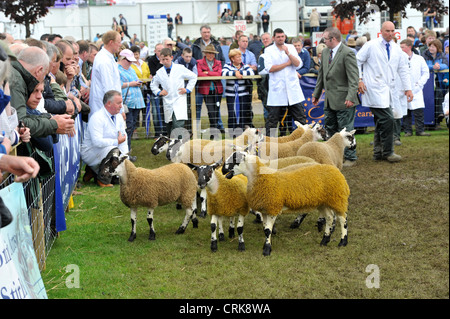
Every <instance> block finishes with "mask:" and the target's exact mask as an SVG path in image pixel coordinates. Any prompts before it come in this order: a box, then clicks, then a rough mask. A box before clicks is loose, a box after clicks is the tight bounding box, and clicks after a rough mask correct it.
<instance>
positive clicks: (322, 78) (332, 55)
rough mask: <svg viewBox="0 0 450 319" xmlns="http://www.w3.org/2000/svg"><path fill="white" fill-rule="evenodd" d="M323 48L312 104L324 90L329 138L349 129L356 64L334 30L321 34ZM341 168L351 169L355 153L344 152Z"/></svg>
mask: <svg viewBox="0 0 450 319" xmlns="http://www.w3.org/2000/svg"><path fill="white" fill-rule="evenodd" d="M323 38H324V40H325V45H326V46H327V48H325V49H324V50H323V52H322V63H321V64H320V68H319V73H318V75H317V85H316V88H315V90H314V93H313V98H312V103H313V104H314V105H317V104H318V103H319V99H320V96H321V95H322V90H323V89H325V104H324V116H325V119H324V124H325V128H326V130H327V133H328V135H329V136H332V135H333V134H334V133H336V132H339V131H341V130H342V129H343V128H346V129H347V131H351V130H353V125H354V121H355V112H356V105H358V104H359V98H358V79H359V72H358V65H357V63H356V56H355V53H354V52H353V50H351V49H350V48H349V47H347V46H345V45H344V44H343V43H341V33H340V32H339V29H337V28H333V27H330V28H327V29H326V30H325V31H324V34H323ZM344 159H345V161H344V165H345V166H352V165H354V164H355V161H356V159H357V156H356V150H349V149H346V150H345V152H344Z"/></svg>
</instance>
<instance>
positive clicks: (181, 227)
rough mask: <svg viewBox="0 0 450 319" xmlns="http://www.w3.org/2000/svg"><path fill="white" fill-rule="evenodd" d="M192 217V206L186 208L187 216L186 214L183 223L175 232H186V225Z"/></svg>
mask: <svg viewBox="0 0 450 319" xmlns="http://www.w3.org/2000/svg"><path fill="white" fill-rule="evenodd" d="M191 217H192V208H186V216H184V220H183V223H182V224H181V226H180V227H179V228H178V229H177V231H176V232H175V234H184V231H185V230H186V227H187V225H188V224H189V220H190V219H191Z"/></svg>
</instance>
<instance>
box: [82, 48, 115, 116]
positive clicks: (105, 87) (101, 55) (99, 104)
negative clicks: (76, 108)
mask: <svg viewBox="0 0 450 319" xmlns="http://www.w3.org/2000/svg"><path fill="white" fill-rule="evenodd" d="M109 90H116V91H118V92H122V83H121V82H120V72H119V66H118V64H117V63H116V60H115V59H114V56H113V55H112V53H111V52H109V51H108V50H106V49H105V48H102V49H101V50H100V51H99V52H98V53H97V55H96V56H95V59H94V65H93V66H92V75H91V91H90V94H89V106H90V107H91V112H90V114H89V118H90V117H91V116H92V115H93V114H94V113H95V112H97V111H98V110H100V109H102V108H103V96H104V95H105V93H106V92H108V91H109Z"/></svg>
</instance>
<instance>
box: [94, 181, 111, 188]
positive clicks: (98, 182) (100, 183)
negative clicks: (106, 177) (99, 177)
mask: <svg viewBox="0 0 450 319" xmlns="http://www.w3.org/2000/svg"><path fill="white" fill-rule="evenodd" d="M97 185H98V186H100V187H114V185H113V184H103V183H102V182H100V181H97Z"/></svg>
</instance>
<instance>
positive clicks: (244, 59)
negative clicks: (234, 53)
mask: <svg viewBox="0 0 450 319" xmlns="http://www.w3.org/2000/svg"><path fill="white" fill-rule="evenodd" d="M242 57H243V59H242V60H243V61H244V64H245V60H246V59H245V54H243V55H242Z"/></svg>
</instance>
